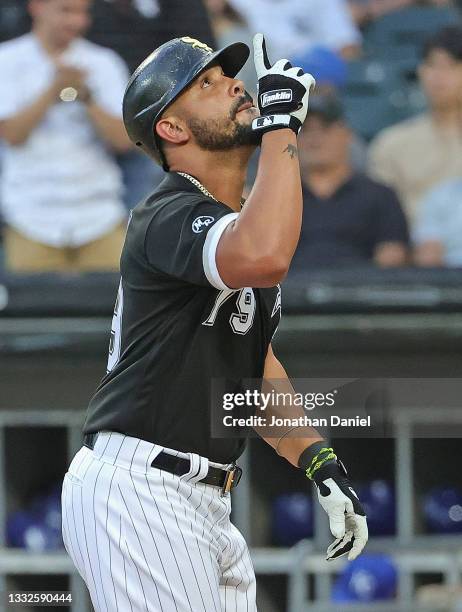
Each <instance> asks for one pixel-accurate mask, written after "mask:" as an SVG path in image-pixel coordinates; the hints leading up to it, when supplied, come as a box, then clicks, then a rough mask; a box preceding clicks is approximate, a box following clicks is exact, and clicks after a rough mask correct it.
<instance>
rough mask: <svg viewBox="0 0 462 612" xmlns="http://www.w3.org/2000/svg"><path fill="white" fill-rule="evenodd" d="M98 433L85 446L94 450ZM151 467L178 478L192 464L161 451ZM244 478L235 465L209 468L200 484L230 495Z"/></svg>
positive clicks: (86, 440)
mask: <svg viewBox="0 0 462 612" xmlns="http://www.w3.org/2000/svg"><path fill="white" fill-rule="evenodd" d="M97 437H98V433H91V434H85V436H84V438H83V444H84V446H86V447H87V448H90V449H91V450H93V448H94V447H95V442H96V438H97ZM151 467H155V468H158V469H159V470H165V471H166V472H170V473H171V474H175V475H176V476H183V475H184V474H187V473H188V472H189V471H190V469H191V462H190V461H189V459H185V458H183V457H176V456H175V455H169V454H168V453H166V452H165V451H161V452H160V453H159V454H158V455H157V457H156V458H155V459H154V460H153V462H152V463H151ZM241 476H242V469H241V468H240V467H239V466H238V465H235V464H234V463H233V464H232V465H231V467H230V468H229V469H228V470H223V469H222V468H217V467H209V470H208V472H207V475H206V476H204V478H201V480H198V482H202V483H204V484H208V485H212V486H214V487H220V488H221V492H222V493H223V494H224V493H228V492H229V491H231V489H233V488H234V487H236V486H237V485H238V484H239V480H240V479H241Z"/></svg>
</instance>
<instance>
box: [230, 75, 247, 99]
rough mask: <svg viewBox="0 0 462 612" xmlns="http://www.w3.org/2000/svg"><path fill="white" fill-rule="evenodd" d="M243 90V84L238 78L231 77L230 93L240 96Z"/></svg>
mask: <svg viewBox="0 0 462 612" xmlns="http://www.w3.org/2000/svg"><path fill="white" fill-rule="evenodd" d="M244 91H245V85H244V83H243V81H241V80H240V79H231V85H230V93H231V95H232V96H233V97H236V96H242V94H243V93H244Z"/></svg>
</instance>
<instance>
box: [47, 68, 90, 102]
mask: <svg viewBox="0 0 462 612" xmlns="http://www.w3.org/2000/svg"><path fill="white" fill-rule="evenodd" d="M85 79H86V73H85V72H84V71H83V70H81V69H80V68H76V67H74V66H67V65H65V64H57V65H56V74H55V80H54V82H53V88H54V91H55V92H56V95H57V96H59V95H60V93H61V92H62V91H63V90H64V89H69V88H71V89H74V90H75V91H76V97H82V98H85V99H86V98H88V87H87V85H86V83H85Z"/></svg>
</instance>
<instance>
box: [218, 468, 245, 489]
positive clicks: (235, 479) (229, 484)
mask: <svg viewBox="0 0 462 612" xmlns="http://www.w3.org/2000/svg"><path fill="white" fill-rule="evenodd" d="M241 476H242V468H240V467H239V466H238V465H236V464H235V463H233V464H232V466H231V467H230V468H229V469H228V470H226V476H225V481H224V483H223V486H222V487H221V496H222V497H224V496H225V495H228V493H229V492H230V491H231V489H234V487H237V485H238V484H239V481H240V479H241Z"/></svg>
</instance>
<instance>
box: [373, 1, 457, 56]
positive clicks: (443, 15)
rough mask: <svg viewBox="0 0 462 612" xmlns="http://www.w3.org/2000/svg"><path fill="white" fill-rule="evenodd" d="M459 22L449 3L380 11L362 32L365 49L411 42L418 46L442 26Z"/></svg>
mask: <svg viewBox="0 0 462 612" xmlns="http://www.w3.org/2000/svg"><path fill="white" fill-rule="evenodd" d="M457 22H460V15H459V13H458V12H457V11H456V10H455V9H453V8H451V7H443V6H442V7H437V6H410V7H407V8H404V9H401V10H398V11H393V12H392V13H388V14H387V15H384V16H383V17H381V18H380V19H377V20H375V21H374V22H373V23H371V24H370V25H369V26H368V27H367V28H366V30H365V32H364V44H365V47H366V48H367V49H371V48H377V47H392V46H394V45H398V46H399V45H403V44H404V45H409V44H413V45H416V46H419V47H420V46H421V45H422V44H423V43H424V42H425V40H426V39H427V38H428V37H429V36H430V35H431V34H432V33H433V32H436V31H437V30H439V29H440V28H443V27H444V26H447V25H451V24H456V23H457Z"/></svg>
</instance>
